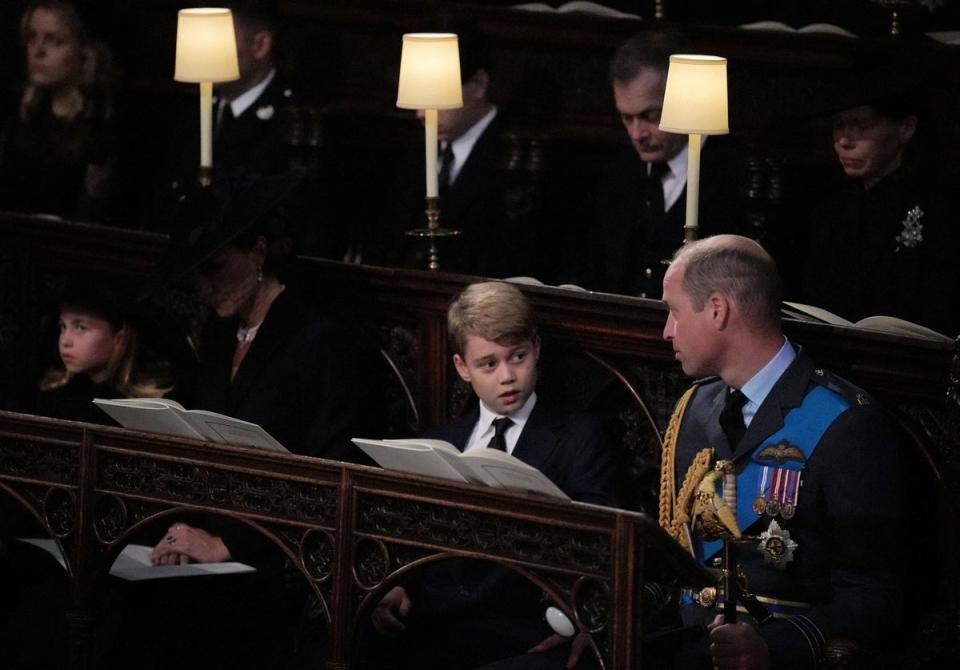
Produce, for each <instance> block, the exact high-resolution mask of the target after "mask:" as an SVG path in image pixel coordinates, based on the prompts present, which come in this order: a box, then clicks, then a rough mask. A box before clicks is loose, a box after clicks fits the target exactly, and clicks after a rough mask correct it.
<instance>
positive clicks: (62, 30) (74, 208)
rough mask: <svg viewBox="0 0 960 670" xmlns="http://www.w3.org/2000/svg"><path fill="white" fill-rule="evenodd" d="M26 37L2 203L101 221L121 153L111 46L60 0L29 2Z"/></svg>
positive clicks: (0, 187) (1, 164)
mask: <svg viewBox="0 0 960 670" xmlns="http://www.w3.org/2000/svg"><path fill="white" fill-rule="evenodd" d="M20 39H21V42H22V45H23V49H24V56H25V60H26V70H27V72H26V75H27V79H26V85H25V86H24V89H23V92H22V94H21V96H20V100H19V101H18V103H17V105H16V110H15V111H14V112H13V113H12V114H11V115H10V118H9V119H8V121H7V123H6V125H5V127H4V129H3V135H2V139H0V207H3V208H5V209H13V210H18V211H28V212H40V213H45V214H56V215H59V216H64V217H69V218H79V219H88V220H89V219H96V218H98V217H100V216H101V215H102V213H103V211H104V208H105V207H106V204H107V198H108V196H109V195H110V188H111V181H112V179H113V165H114V162H115V159H114V157H115V152H116V146H115V144H116V142H115V138H114V134H115V125H114V110H113V101H112V97H111V96H112V94H111V90H110V89H111V84H112V81H111V80H112V72H111V70H112V64H111V57H110V54H109V51H108V50H107V48H106V46H105V45H104V44H103V43H102V42H99V41H97V40H95V39H93V37H92V35H91V33H90V30H89V29H88V26H87V25H86V24H85V22H84V20H83V18H82V17H81V15H80V13H79V12H78V10H77V8H76V7H75V6H74V5H72V4H70V3H68V2H63V1H62V0H37V1H35V2H32V3H30V5H28V6H27V8H26V10H25V11H24V13H23V15H22V17H21V21H20Z"/></svg>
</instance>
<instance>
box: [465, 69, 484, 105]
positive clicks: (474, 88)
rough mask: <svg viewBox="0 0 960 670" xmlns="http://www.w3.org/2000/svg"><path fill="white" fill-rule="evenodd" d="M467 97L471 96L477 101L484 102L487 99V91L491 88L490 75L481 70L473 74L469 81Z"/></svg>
mask: <svg viewBox="0 0 960 670" xmlns="http://www.w3.org/2000/svg"><path fill="white" fill-rule="evenodd" d="M466 83H467V84H470V86H469V87H467V91H466V92H467V95H471V96H473V97H474V98H476V99H477V100H484V99H486V97H487V89H488V88H490V73H489V72H487V71H486V70H484V69H483V68H480V69H479V70H477V71H476V72H474V73H473V76H472V77H470V79H468V80H467V82H466Z"/></svg>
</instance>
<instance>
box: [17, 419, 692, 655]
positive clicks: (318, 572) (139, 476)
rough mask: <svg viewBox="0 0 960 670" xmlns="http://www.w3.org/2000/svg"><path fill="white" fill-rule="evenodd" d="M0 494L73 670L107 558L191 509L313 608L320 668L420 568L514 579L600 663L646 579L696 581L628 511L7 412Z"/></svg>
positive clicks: (635, 626)
mask: <svg viewBox="0 0 960 670" xmlns="http://www.w3.org/2000/svg"><path fill="white" fill-rule="evenodd" d="M0 490H2V491H3V492H5V493H6V494H10V495H12V496H14V497H15V498H16V499H17V500H18V501H20V503H21V504H22V505H23V506H24V507H25V508H26V509H27V510H28V511H29V512H30V513H32V514H33V515H34V516H36V518H37V519H38V520H39V521H40V523H41V524H42V525H43V527H44V528H45V529H46V530H47V531H48V532H49V534H50V536H51V537H53V538H55V539H57V540H58V541H59V542H60V544H61V546H62V548H63V551H64V554H65V557H66V560H67V566H68V572H69V575H70V584H71V590H72V601H73V602H72V608H71V610H70V612H69V613H68V618H69V621H70V628H71V635H72V642H73V647H72V649H73V657H72V659H71V662H72V667H74V668H84V667H90V666H89V660H90V658H91V653H92V651H93V650H92V649H91V640H92V637H91V636H92V629H93V624H94V621H93V618H92V617H93V614H94V613H93V611H92V605H93V596H94V592H95V589H96V588H97V584H98V582H99V580H101V579H102V578H103V577H104V575H105V573H106V572H107V571H108V570H109V566H110V565H111V563H112V562H113V560H114V558H115V557H116V555H117V553H118V552H119V551H120V549H122V547H123V546H124V545H125V544H126V543H127V542H128V541H129V538H130V537H131V535H133V534H134V533H136V532H137V531H138V530H140V529H142V528H143V527H144V526H146V525H148V524H162V523H163V520H164V519H165V518H166V517H169V516H171V515H175V514H178V513H183V512H190V511H194V512H207V513H217V514H223V515H226V516H228V517H230V518H232V519H236V520H238V521H240V522H243V523H246V524H248V525H249V526H251V527H252V528H254V529H256V530H257V531H258V532H260V533H262V534H263V535H264V536H265V537H267V538H268V539H269V540H270V541H271V542H272V543H273V544H275V545H276V546H277V547H278V548H279V549H280V550H281V551H282V552H283V553H284V554H285V555H286V557H287V559H288V561H289V562H290V564H291V565H293V566H294V567H295V569H296V570H298V571H299V572H300V573H301V575H302V577H303V578H304V579H305V580H306V581H307V583H308V584H309V585H310V587H311V588H312V590H313V592H314V593H315V595H316V596H317V598H318V599H319V601H320V602H321V603H322V605H323V608H324V610H325V617H324V619H325V623H326V624H327V626H328V629H329V635H330V640H331V651H332V660H331V661H330V662H329V664H328V667H330V668H346V667H350V659H351V657H352V655H353V654H354V653H355V651H356V650H355V649H354V647H353V642H354V640H355V639H356V632H357V630H358V629H361V628H362V627H363V626H364V625H365V623H364V622H365V618H366V616H367V615H368V614H369V612H370V608H371V607H372V605H374V604H375V603H376V602H377V601H378V600H379V598H380V597H381V596H382V594H383V592H384V589H386V588H389V587H390V586H391V585H392V583H393V582H394V581H395V580H396V579H397V578H399V577H401V576H403V575H404V574H405V573H408V572H410V571H411V570H415V569H416V568H418V567H419V566H422V565H424V564H426V563H429V562H431V561H434V560H442V559H444V558H450V557H468V558H480V559H486V560H490V561H494V562H496V563H498V564H501V565H503V566H506V567H509V568H511V569H513V570H516V571H517V572H518V573H520V574H521V575H523V576H525V577H526V578H528V579H530V580H531V581H533V582H534V583H536V584H537V585H538V586H540V587H541V588H543V589H544V591H545V592H546V594H547V595H548V597H549V598H550V599H551V600H552V601H553V602H554V603H555V604H556V605H557V606H559V607H561V608H562V609H563V610H564V611H565V612H566V613H567V615H568V616H569V617H570V618H571V619H572V620H575V621H578V622H579V623H580V626H581V627H582V629H583V630H586V631H588V632H590V633H591V634H592V638H593V647H594V650H595V651H596V653H597V654H598V657H599V658H600V659H601V660H602V666H603V667H605V668H628V667H634V666H635V663H636V662H637V659H638V658H639V647H638V646H637V633H638V631H639V621H640V617H641V615H642V611H641V610H642V602H641V601H640V600H639V599H638V597H637V593H638V592H639V587H640V586H641V585H642V575H643V573H644V570H645V569H648V568H649V567H650V566H651V565H652V564H653V563H654V562H659V563H660V565H661V566H664V565H669V566H670V569H671V570H672V571H674V572H675V573H677V574H678V576H680V577H681V578H682V579H683V581H684V583H690V584H695V585H696V584H705V583H707V580H708V579H709V578H708V576H707V575H706V574H705V573H703V572H702V571H701V570H700V569H699V568H698V567H697V566H696V565H695V564H694V563H693V562H692V561H691V560H690V559H689V557H687V556H686V555H684V554H683V552H682V550H681V549H679V547H678V546H677V545H675V544H674V543H672V541H670V540H669V539H668V538H667V537H666V535H665V534H664V533H663V532H662V531H661V530H660V529H659V528H657V526H656V522H655V521H653V520H651V519H650V518H648V517H647V516H646V515H643V514H636V513H631V512H625V511H622V510H614V509H609V508H603V507H598V506H593V505H581V504H575V503H565V502H562V501H555V500H548V499H543V498H537V497H532V496H526V495H521V494H515V493H508V492H504V491H498V490H493V489H487V488H482V487H473V486H467V485H459V484H454V483H445V482H441V481H435V480H429V479H424V478H419V477H413V476H409V475H403V474H398V473H393V472H386V471H382V470H378V469H376V468H367V467H362V466H351V465H345V464H341V463H335V462H332V461H323V460H319V459H312V458H306V457H298V456H277V455H275V454H270V453H266V452H261V451H258V450H252V449H244V448H232V447H223V446H219V445H217V446H215V445H210V444H207V443H203V442H197V441H193V440H184V439H177V438H169V437H166V436H161V435H155V434H147V433H138V432H133V431H126V430H122V429H114V428H103V427H98V426H92V425H87V424H78V423H72V422H63V421H57V420H51V419H42V418H38V417H32V416H27V415H22V414H12V413H6V412H3V413H0ZM651 548H652V550H651Z"/></svg>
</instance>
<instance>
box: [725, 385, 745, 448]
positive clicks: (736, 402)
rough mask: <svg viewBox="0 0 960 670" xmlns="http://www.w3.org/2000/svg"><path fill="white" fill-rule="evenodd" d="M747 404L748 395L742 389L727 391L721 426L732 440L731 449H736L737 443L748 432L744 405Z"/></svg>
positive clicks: (729, 439)
mask: <svg viewBox="0 0 960 670" xmlns="http://www.w3.org/2000/svg"><path fill="white" fill-rule="evenodd" d="M746 404H747V396H745V395H743V393H742V392H741V391H738V390H734V391H733V393H727V397H726V398H725V399H724V402H723V411H722V412H720V427H721V428H722V429H723V432H724V434H725V435H726V436H727V441H729V442H730V449H731V450H736V448H737V445H738V444H740V440H741V439H742V438H743V434H744V433H745V432H747V425H746V424H745V423H744V421H743V406H744V405H746Z"/></svg>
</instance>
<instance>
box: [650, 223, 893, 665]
mask: <svg viewBox="0 0 960 670" xmlns="http://www.w3.org/2000/svg"><path fill="white" fill-rule="evenodd" d="M663 299H664V302H666V303H667V306H668V307H669V309H670V312H669V316H668V317H667V322H666V325H665V326H664V331H663V337H664V339H666V340H667V341H669V342H670V343H671V344H672V345H673V349H674V351H675V356H676V359H677V360H678V361H679V362H680V364H681V366H682V367H683V371H684V373H686V374H687V375H689V376H691V377H703V376H705V375H716V377H712V378H707V379H705V380H702V381H699V382H697V383H696V384H695V385H694V387H693V388H692V389H691V390H690V391H688V392H687V394H686V395H685V396H684V398H683V399H682V400H681V401H680V403H679V404H678V407H677V410H676V412H675V416H674V419H672V420H671V426H673V425H675V424H676V425H679V430H678V431H674V430H671V431H668V435H667V436H666V438H665V440H664V450H663V456H662V467H663V469H664V473H663V476H662V477H661V482H662V484H661V487H662V488H661V493H660V521H661V525H663V526H664V527H665V529H666V530H667V531H668V532H669V533H670V534H671V535H673V537H674V538H675V539H677V541H678V542H680V543H681V544H684V545H685V546H687V547H688V548H689V549H690V550H691V551H692V552H693V553H694V555H696V556H697V558H698V559H700V560H701V561H703V562H705V563H706V564H708V565H711V566H713V565H715V562H714V561H715V560H716V556H717V552H718V550H719V549H720V548H721V547H720V545H721V543H720V542H719V541H717V540H716V538H715V536H716V535H717V532H716V527H717V525H716V524H717V519H716V517H720V516H721V514H720V513H719V512H718V513H716V515H715V514H714V511H713V510H714V508H717V509H719V508H720V507H723V506H725V505H726V502H727V498H728V495H727V487H728V484H730V482H725V483H724V486H723V488H724V493H723V498H721V496H720V492H719V490H718V491H713V492H712V493H713V496H712V497H710V500H709V502H708V503H707V504H706V505H703V504H702V503H703V500H702V499H701V498H702V495H703V487H700V492H698V493H697V494H696V495H695V496H692V495H690V493H691V492H692V491H694V490H696V489H697V482H699V481H700V480H701V479H704V481H705V478H704V476H705V475H706V474H707V473H708V472H710V471H713V470H714V469H715V468H720V467H721V466H724V467H726V468H729V472H730V474H731V476H735V488H736V497H737V500H738V503H736V504H735V510H736V512H735V514H736V520H737V525H738V527H739V529H740V530H741V531H742V532H743V533H745V534H749V535H751V536H758V537H759V541H758V542H757V541H755V542H752V543H750V544H741V545H738V546H737V548H736V551H737V557H738V561H739V564H740V566H741V568H742V570H743V573H744V575H745V578H746V587H745V589H747V590H749V591H750V592H752V593H753V594H756V595H757V596H758V597H760V600H761V602H762V603H765V604H766V607H767V608H768V609H770V610H771V611H772V612H775V613H776V614H777V618H773V619H770V620H768V621H764V620H763V619H762V617H759V616H756V613H755V612H754V615H755V616H743V617H741V619H740V620H739V621H738V622H737V623H733V624H731V623H723V617H722V616H719V615H717V611H718V610H717V602H718V601H717V600H716V594H715V593H713V594H709V593H704V592H701V593H700V594H697V597H696V599H695V602H694V600H692V599H689V598H688V599H687V600H686V604H685V605H683V606H682V608H681V615H682V617H683V621H684V623H685V624H687V625H688V626H690V627H691V628H693V629H694V630H697V629H702V627H704V626H706V627H707V628H706V629H703V633H704V634H705V635H704V636H702V637H701V643H698V644H691V645H686V646H685V647H684V648H683V649H682V650H681V649H679V646H680V645H679V643H678V644H674V645H672V647H673V648H671V649H665V650H664V654H663V655H664V656H665V657H667V658H668V659H669V661H668V660H666V659H662V658H659V656H657V655H656V654H654V653H653V651H654V650H652V649H651V650H645V654H644V659H645V660H647V659H648V658H649V659H651V660H653V659H657V661H654V662H653V665H652V667H678V668H691V669H698V668H711V667H713V668H715V667H722V668H726V667H737V668H749V669H757V670H764V669H767V668H771V667H772V668H777V669H781V668H787V669H793V668H811V667H816V666H817V665H818V662H819V661H820V660H822V657H823V652H824V646H825V643H826V641H828V640H831V639H834V638H841V639H845V640H851V641H854V642H856V643H858V644H861V645H866V646H868V647H875V646H876V645H878V644H880V643H881V642H882V641H883V640H884V639H885V638H884V636H885V635H887V634H888V633H890V632H892V631H893V630H894V626H895V620H896V616H895V614H894V613H895V612H897V611H898V608H897V606H896V604H897V588H896V582H897V580H896V578H895V577H894V571H893V563H894V558H893V556H892V552H893V550H894V548H895V547H896V546H897V544H898V542H897V541H896V535H897V530H898V523H899V517H900V513H899V512H900V507H899V485H898V483H899V480H898V477H897V448H896V440H895V438H894V435H893V433H892V431H891V428H890V425H889V424H888V422H887V421H886V420H885V418H884V416H883V414H882V412H881V411H880V410H879V408H878V407H877V406H876V405H874V404H873V402H872V401H871V399H870V398H869V397H868V396H867V395H866V394H865V393H864V392H863V391H861V390H859V389H857V388H855V387H854V386H853V385H851V384H850V383H849V382H846V381H845V380H843V379H841V378H839V377H836V376H834V375H832V374H831V373H829V372H827V371H825V370H823V369H820V368H817V367H816V366H815V365H814V363H813V362H812V361H811V360H810V358H809V357H808V356H807V355H806V353H805V352H803V351H802V350H799V349H796V348H794V346H793V345H792V344H791V343H790V342H789V341H788V340H787V339H786V338H785V337H784V336H783V333H782V331H781V326H780V284H779V277H778V275H777V269H776V266H775V265H774V262H773V260H772V259H771V258H770V256H769V255H768V254H767V253H766V252H765V251H764V250H763V249H762V248H761V247H760V246H759V245H758V244H756V243H755V242H753V241H751V240H748V239H747V238H743V237H738V236H733V235H720V236H715V237H712V238H708V239H705V240H701V241H699V242H695V243H692V244H688V245H686V246H684V247H683V248H682V249H681V250H680V251H679V252H678V253H677V255H676V256H675V257H674V259H673V262H672V263H671V265H670V267H669V269H668V270H667V272H666V276H665V278H664V281H663ZM669 433H673V434H672V435H671V434H669ZM687 481H690V482H692V484H693V486H686V485H684V482H687ZM718 488H719V487H718ZM694 498H696V500H697V502H694ZM698 505H699V507H698ZM698 509H699V510H700V511H699V512H698V511H697V510H698ZM691 518H692V521H691ZM691 532H692V535H691ZM691 538H692V539H691ZM755 617H756V618H755ZM708 631H709V632H708ZM692 632H693V631H691V633H692ZM707 632H708V636H709V637H708V638H707V635H706V633H707ZM689 637H690V636H687V639H689ZM887 639H890V638H887ZM707 642H709V643H710V645H709V648H708V647H707ZM648 651H649V652H650V653H647V652H648ZM658 661H659V664H658Z"/></svg>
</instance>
